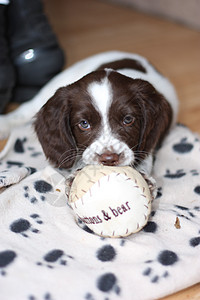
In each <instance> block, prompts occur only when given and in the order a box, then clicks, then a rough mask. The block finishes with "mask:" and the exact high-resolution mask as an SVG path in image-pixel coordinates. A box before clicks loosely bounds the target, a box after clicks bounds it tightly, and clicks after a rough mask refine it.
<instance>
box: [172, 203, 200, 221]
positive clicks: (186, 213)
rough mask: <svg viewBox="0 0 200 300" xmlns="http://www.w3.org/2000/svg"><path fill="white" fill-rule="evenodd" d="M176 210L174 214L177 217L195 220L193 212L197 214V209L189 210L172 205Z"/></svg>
mask: <svg viewBox="0 0 200 300" xmlns="http://www.w3.org/2000/svg"><path fill="white" fill-rule="evenodd" d="M174 207H175V208H176V210H175V212H176V214H177V216H178V217H182V218H185V219H187V220H191V218H196V214H195V212H198V207H194V208H193V209H192V208H191V209H189V208H188V207H185V206H181V205H174Z"/></svg>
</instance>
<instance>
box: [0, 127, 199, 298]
mask: <svg viewBox="0 0 200 300" xmlns="http://www.w3.org/2000/svg"><path fill="white" fill-rule="evenodd" d="M0 159H1V162H0V171H1V173H0V186H1V191H2V193H1V194H0V299H1V300H14V299H15V300H68V299H69V300H73V299H75V300H84V299H85V300H105V299H107V300H108V299H109V300H117V299H123V300H140V299H141V300H145V299H158V298H161V297H163V296H165V295H167V294H171V293H174V292H176V291H178V290H180V289H184V288H186V287H188V286H190V285H193V284H195V283H197V282H199V281H200V141H199V138H198V137H197V136H196V135H195V134H194V133H192V132H191V131H190V130H188V129H187V128H186V127H184V126H181V125H177V126H176V128H175V129H173V131H172V132H171V133H170V134H169V136H168V137H167V138H166V139H165V141H164V144H163V146H162V148H161V149H160V150H159V151H158V153H157V155H156V160H155V166H154V174H153V175H154V177H155V179H156V180H157V184H158V187H159V188H158V195H157V198H156V199H155V200H154V202H153V208H152V214H151V217H150V219H149V222H148V224H147V225H146V227H145V228H144V229H143V230H142V231H140V232H139V233H136V234H133V235H131V236H129V237H127V238H117V239H110V238H100V237H99V236H97V235H94V234H93V233H91V232H90V231H89V230H88V229H87V228H86V226H85V225H84V224H80V227H79V226H78V225H77V224H76V222H75V220H74V217H73V214H72V211H71V209H70V208H69V206H68V205H67V199H66V196H65V178H64V176H63V175H62V174H60V173H58V172H57V171H56V170H55V169H53V168H52V167H51V166H50V165H49V164H48V162H47V161H46V159H45V157H44V154H43V152H42V150H41V147H40V145H39V143H38V141H37V139H36V138H35V135H34V133H33V131H32V129H31V125H29V124H28V125H26V126H23V127H21V128H16V129H15V130H14V131H13V132H12V134H11V136H10V138H9V141H8V143H7V146H6V147H5V149H4V150H3V151H2V153H1V154H0Z"/></svg>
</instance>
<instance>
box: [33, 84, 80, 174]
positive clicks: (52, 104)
mask: <svg viewBox="0 0 200 300" xmlns="http://www.w3.org/2000/svg"><path fill="white" fill-rule="evenodd" d="M69 94H70V93H68V87H63V88H60V89H58V90H57V92H56V93H55V94H54V96H53V97H51V98H50V99H49V100H48V101H47V103H46V104H45V105H44V106H43V107H42V108H41V109H40V111H39V112H38V113H37V115H36V119H35V123H34V126H35V131H36V133H37V136H38V139H39V141H40V143H41V145H42V148H43V151H44V153H45V155H46V157H47V158H48V159H49V161H50V162H51V163H52V164H53V165H54V166H56V167H60V168H70V167H72V165H73V164H74V161H75V158H76V143H75V140H74V138H73V135H72V132H71V128H70V122H69V116H70V96H69Z"/></svg>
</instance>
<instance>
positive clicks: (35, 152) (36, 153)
mask: <svg viewBox="0 0 200 300" xmlns="http://www.w3.org/2000/svg"><path fill="white" fill-rule="evenodd" d="M27 150H28V151H30V152H32V153H31V155H30V156H31V157H38V156H40V155H43V153H42V152H41V151H37V150H35V148H34V147H28V148H27Z"/></svg>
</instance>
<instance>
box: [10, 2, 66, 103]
mask: <svg viewBox="0 0 200 300" xmlns="http://www.w3.org/2000/svg"><path fill="white" fill-rule="evenodd" d="M8 23H9V41H10V49H11V57H12V61H13V64H14V66H15V69H16V87H15V89H14V94H13V98H12V101H14V102H24V101H26V100H29V99H31V98H32V97H33V96H34V95H35V94H36V93H37V92H38V91H39V89H40V88H41V87H42V86H43V85H44V84H45V83H46V82H47V81H49V80H50V79H51V78H52V77H53V76H54V75H56V74H57V73H59V72H60V71H61V70H62V68H63V66H64V54H63V51H62V50H61V48H60V46H59V45H58V41H57V39H56V37H55V34H54V33H53V32H52V29H51V26H50V25H49V23H48V20H47V18H46V16H45V14H44V11H43V6H42V3H41V1H40V0H11V1H10V4H9V7H8Z"/></svg>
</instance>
